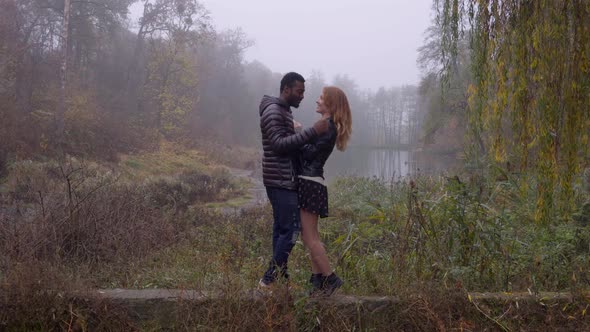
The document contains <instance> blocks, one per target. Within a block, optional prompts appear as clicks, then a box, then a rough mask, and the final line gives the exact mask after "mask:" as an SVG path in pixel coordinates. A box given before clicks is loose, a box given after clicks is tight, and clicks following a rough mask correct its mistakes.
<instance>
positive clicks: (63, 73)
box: [57, 0, 71, 143]
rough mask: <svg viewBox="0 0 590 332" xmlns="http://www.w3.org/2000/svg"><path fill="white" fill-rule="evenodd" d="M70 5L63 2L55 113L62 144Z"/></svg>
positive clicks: (67, 0)
mask: <svg viewBox="0 0 590 332" xmlns="http://www.w3.org/2000/svg"><path fill="white" fill-rule="evenodd" d="M70 3H71V0H64V17H63V27H62V49H61V51H62V58H61V86H60V96H59V109H58V111H57V137H58V140H59V142H60V143H63V136H64V128H65V113H66V87H67V76H68V46H69V45H68V42H69V27H70Z"/></svg>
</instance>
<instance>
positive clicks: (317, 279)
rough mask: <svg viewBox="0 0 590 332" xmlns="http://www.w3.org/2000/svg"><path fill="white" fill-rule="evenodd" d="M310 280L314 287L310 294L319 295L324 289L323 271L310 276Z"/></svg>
mask: <svg viewBox="0 0 590 332" xmlns="http://www.w3.org/2000/svg"><path fill="white" fill-rule="evenodd" d="M309 282H310V283H311V286H312V287H313V288H312V290H311V291H310V292H309V295H317V294H318V293H319V292H320V291H321V290H322V284H323V282H324V277H322V274H321V273H313V274H312V275H311V277H309Z"/></svg>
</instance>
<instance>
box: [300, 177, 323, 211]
mask: <svg viewBox="0 0 590 332" xmlns="http://www.w3.org/2000/svg"><path fill="white" fill-rule="evenodd" d="M297 196H298V199H299V208H300V209H304V210H305V211H307V212H310V213H313V214H317V215H318V216H320V218H326V217H327V216H328V188H326V186H324V185H323V184H321V183H318V182H315V181H311V180H307V179H302V178H299V179H298V186H297Z"/></svg>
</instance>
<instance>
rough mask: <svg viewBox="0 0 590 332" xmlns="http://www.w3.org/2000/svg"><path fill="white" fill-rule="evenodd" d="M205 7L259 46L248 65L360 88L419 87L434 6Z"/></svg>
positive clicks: (213, 3) (273, 0) (219, 1)
mask: <svg viewBox="0 0 590 332" xmlns="http://www.w3.org/2000/svg"><path fill="white" fill-rule="evenodd" d="M201 3H202V4H204V5H205V7H206V8H207V9H208V10H209V11H210V13H211V19H212V23H213V25H214V26H215V27H216V30H217V31H222V30H225V29H233V28H236V27H241V28H242V29H243V31H244V32H245V33H246V34H247V35H248V36H249V37H250V38H251V39H253V40H254V42H255V44H254V46H253V47H251V48H250V49H248V50H247V51H246V60H249V61H250V60H259V61H260V62H262V63H264V64H265V65H266V66H268V67H269V68H270V69H271V70H273V71H275V72H279V73H286V72H288V71H297V72H299V73H301V74H302V75H303V76H309V74H310V73H311V72H312V70H314V69H315V70H320V71H321V72H322V73H323V74H324V76H325V78H326V79H327V80H328V81H330V80H331V79H332V77H333V76H334V75H336V74H347V75H349V76H350V77H351V78H353V79H354V80H355V81H356V82H357V84H358V85H359V87H360V88H363V89H364V88H369V89H376V88H378V87H380V86H386V87H390V86H399V85H402V84H416V83H418V81H419V71H418V68H417V66H416V57H417V48H418V47H419V46H420V45H422V42H423V39H424V38H423V32H424V30H425V29H426V28H427V27H428V26H429V24H430V20H431V15H432V14H431V3H432V0H297V1H283V0H201ZM137 9H139V8H137ZM137 12H138V11H134V13H133V14H135V15H133V16H136V17H137V16H138V15H139V14H138V13H137Z"/></svg>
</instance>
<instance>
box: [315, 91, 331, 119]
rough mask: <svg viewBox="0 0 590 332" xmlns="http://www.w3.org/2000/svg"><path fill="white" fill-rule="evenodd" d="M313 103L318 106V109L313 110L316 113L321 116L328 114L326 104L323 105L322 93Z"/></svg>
mask: <svg viewBox="0 0 590 332" xmlns="http://www.w3.org/2000/svg"><path fill="white" fill-rule="evenodd" d="M315 103H316V104H317V105H318V107H317V108H316V110H315V111H316V112H317V113H320V114H321V115H324V114H330V111H328V107H326V104H325V103H324V94H323V93H322V94H321V95H320V97H319V98H318V100H317V101H316V102H315Z"/></svg>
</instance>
